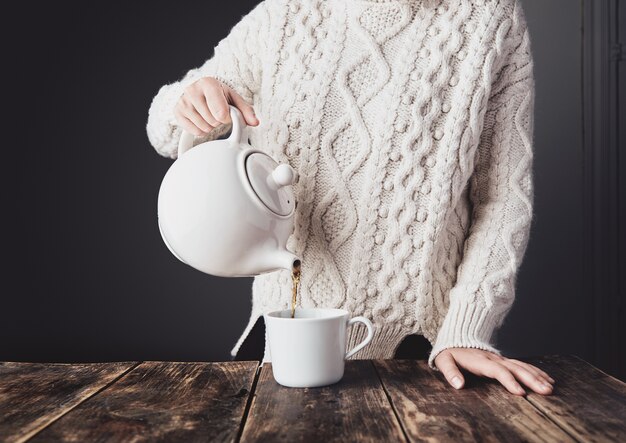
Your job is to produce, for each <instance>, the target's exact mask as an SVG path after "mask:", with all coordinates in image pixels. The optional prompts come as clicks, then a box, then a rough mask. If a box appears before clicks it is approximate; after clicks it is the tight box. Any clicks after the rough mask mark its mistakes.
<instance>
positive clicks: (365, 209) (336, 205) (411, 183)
mask: <svg viewBox="0 0 626 443" xmlns="http://www.w3.org/2000/svg"><path fill="white" fill-rule="evenodd" d="M204 76H213V77H215V78H217V79H219V80H220V81H222V82H224V83H225V84H227V85H229V86H230V87H232V88H233V89H234V90H235V91H237V92H239V94H241V95H242V96H243V97H244V98H245V99H246V100H248V101H249V102H250V103H252V104H253V105H254V107H255V110H256V113H257V115H258V117H259V119H260V121H261V124H260V125H259V126H258V127H256V128H252V129H251V131H250V142H251V144H252V145H253V146H255V147H256V148H259V149H263V150H264V151H266V152H267V153H268V154H269V155H271V156H272V157H273V158H274V159H275V160H277V161H279V162H289V163H290V164H291V165H292V166H293V167H294V168H295V169H296V170H297V171H298V173H299V181H298V182H297V183H296V184H295V185H294V192H295V196H296V199H297V202H298V204H297V208H296V214H295V228H294V233H293V235H292V236H291V237H290V239H289V242H288V244H287V246H288V248H289V249H290V250H292V251H293V252H294V253H295V254H297V255H299V256H300V257H302V259H303V268H302V280H301V283H300V290H301V305H302V307H336V308H346V309H348V310H349V311H350V312H351V313H352V314H353V315H363V316H365V317H368V318H370V319H371V320H372V321H373V323H374V325H375V328H376V329H375V337H374V339H373V341H372V344H370V345H369V346H368V347H366V348H365V349H364V350H362V351H361V352H359V353H358V354H357V358H392V357H393V355H394V352H395V350H396V348H397V346H398V345H399V343H400V342H401V341H402V339H403V338H404V337H405V336H406V335H408V334H422V335H424V336H425V337H426V338H427V339H428V340H429V341H430V342H431V343H432V345H433V350H432V353H431V355H430V358H429V364H430V366H431V368H433V369H436V368H435V366H434V362H433V360H434V358H435V357H436V356H437V354H438V353H439V352H441V351H442V350H443V349H446V348H449V347H471V348H479V349H485V350H489V351H492V352H495V353H498V354H499V353H500V352H499V351H498V350H497V349H496V348H494V346H493V343H492V334H493V332H494V331H495V329H496V328H498V327H499V326H500V325H501V324H502V322H503V320H504V318H505V316H506V314H507V312H508V311H509V310H510V309H511V306H512V304H513V300H514V295H515V283H516V276H517V271H518V268H519V266H520V263H521V262H522V258H523V256H524V253H525V250H526V246H527V243H528V238H529V232H530V226H531V220H532V214H533V178H532V159H533V151H532V139H533V109H534V79H533V61H532V55H531V50H530V41H529V35H528V30H527V26H526V20H525V16H524V13H523V10H522V8H521V6H520V3H519V0H472V1H469V0H468V1H465V0H463V1H453V0H405V1H402V0H369V1H365V0H300V1H295V0H265V1H263V2H262V3H260V4H259V5H258V6H256V7H255V8H254V9H253V10H252V11H251V12H250V13H249V14H247V15H245V16H244V17H243V18H242V19H241V21H240V22H239V23H237V24H236V25H235V26H234V27H233V28H232V30H231V32H230V33H229V35H228V36H227V37H226V38H224V39H223V40H222V41H221V42H220V43H219V44H218V45H217V47H215V52H214V55H213V56H212V57H211V58H210V59H209V60H207V62H206V63H205V64H204V65H202V66H201V67H199V68H197V69H193V70H191V71H189V72H188V73H187V75H186V76H185V77H184V78H183V79H181V80H180V81H177V82H174V83H172V84H168V85H165V86H163V87H162V88H161V89H160V90H159V92H158V94H157V95H156V97H155V98H154V101H153V103H152V105H151V107H150V111H149V118H148V124H147V131H148V136H149V139H150V142H151V143H152V145H153V146H154V147H155V148H156V150H157V151H158V152H159V153H160V154H161V155H164V156H168V157H171V158H175V156H176V145H177V142H178V139H179V137H180V128H178V126H177V124H176V120H175V118H174V114H173V108H174V105H175V104H176V102H177V100H178V99H179V97H180V96H181V94H182V92H183V88H184V87H185V86H186V85H188V84H190V83H192V82H193V81H195V80H197V79H198V78H200V77H204ZM290 292H291V274H290V272H289V271H288V270H281V271H276V272H271V273H268V274H263V275H259V276H256V277H255V278H254V282H253V285H252V314H251V317H250V322H249V324H248V326H247V327H246V329H245V331H244V333H243V335H242V336H241V338H240V340H239V341H238V343H237V344H236V345H235V347H234V349H233V354H234V353H235V352H236V351H237V350H238V348H239V346H240V345H241V343H242V342H243V340H244V338H245V337H246V336H247V334H248V333H249V331H250V329H251V328H252V326H253V325H254V323H255V322H256V320H257V319H258V318H259V316H260V315H261V314H262V313H263V312H266V311H269V310H275V309H286V308H287V307H288V306H289V304H290V300H291V293H290ZM363 329H364V328H363ZM364 335H365V331H364V330H362V329H361V328H354V329H353V330H352V331H351V332H350V333H349V338H348V346H349V347H352V346H354V345H355V344H356V343H358V342H360V341H361V340H362V339H363V338H364ZM270 358H271V357H270V355H269V352H268V348H267V346H266V354H265V359H264V360H265V361H268V360H270Z"/></svg>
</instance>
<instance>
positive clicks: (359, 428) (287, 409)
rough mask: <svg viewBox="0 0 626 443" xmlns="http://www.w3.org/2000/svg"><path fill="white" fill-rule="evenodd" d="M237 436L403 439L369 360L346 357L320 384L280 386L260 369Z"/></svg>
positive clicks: (245, 438)
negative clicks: (336, 373)
mask: <svg viewBox="0 0 626 443" xmlns="http://www.w3.org/2000/svg"><path fill="white" fill-rule="evenodd" d="M241 440H242V441H244V442H253V441H272V442H274V441H288V442H296V441H319V442H333V441H341V442H344V441H376V442H380V441H405V438H404V435H403V434H402V429H401V428H400V425H399V423H398V421H397V418H396V417H395V415H394V413H393V410H392V409H391V406H390V404H389V402H388V400H387V398H386V395H385V392H384V391H383V389H382V387H381V385H380V381H379V379H378V377H377V375H376V373H375V371H374V368H373V366H372V364H371V362H370V361H358V360H350V361H347V362H346V370H345V374H344V377H343V379H342V380H341V381H340V382H339V383H336V384H334V385H332V386H326V387H322V388H303V389H297V388H285V387H283V386H280V385H279V384H278V383H276V381H274V378H273V376H272V369H271V364H268V363H266V364H264V365H263V367H262V369H261V374H260V376H259V381H258V383H257V388H256V391H255V395H254V397H253V400H252V405H251V407H250V412H249V414H248V419H247V421H246V423H245V427H244V430H243V435H242V439H241Z"/></svg>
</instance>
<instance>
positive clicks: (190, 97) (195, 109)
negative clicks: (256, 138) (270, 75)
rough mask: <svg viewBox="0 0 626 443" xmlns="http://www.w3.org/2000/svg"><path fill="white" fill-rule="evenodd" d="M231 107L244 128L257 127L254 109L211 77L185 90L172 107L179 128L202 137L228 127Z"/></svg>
mask: <svg viewBox="0 0 626 443" xmlns="http://www.w3.org/2000/svg"><path fill="white" fill-rule="evenodd" d="M229 104H231V105H233V106H234V107H236V108H237V109H239V110H240V111H241V114H242V115H243V118H244V119H245V121H246V124H248V125H249V126H257V125H258V124H259V119H258V118H257V117H256V115H255V114H254V109H253V108H252V106H250V105H249V104H248V103H247V102H246V101H245V100H244V99H243V98H242V97H241V96H240V95H239V94H237V93H236V92H235V91H233V90H232V89H231V88H230V87H228V86H227V85H225V84H223V83H222V82H220V81H219V80H217V79H215V78H213V77H203V78H201V79H198V80H196V81H195V82H194V83H192V84H190V85H189V86H187V87H186V88H185V91H184V93H183V95H182V96H181V98H180V99H179V100H178V103H176V106H175V107H174V116H175V117H176V121H177V122H178V124H179V125H180V126H181V127H182V128H183V129H184V130H186V131H187V132H190V133H192V134H193V135H195V136H201V135H205V134H207V133H209V132H211V130H213V128H215V127H217V126H220V125H222V124H224V123H230V109H229V108H228V105H229Z"/></svg>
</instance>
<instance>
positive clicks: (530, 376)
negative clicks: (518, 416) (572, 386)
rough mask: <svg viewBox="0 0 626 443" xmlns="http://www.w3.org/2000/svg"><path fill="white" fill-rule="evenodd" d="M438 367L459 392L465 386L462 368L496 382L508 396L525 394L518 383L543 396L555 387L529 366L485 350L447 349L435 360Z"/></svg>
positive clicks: (541, 372) (539, 370) (537, 370)
mask: <svg viewBox="0 0 626 443" xmlns="http://www.w3.org/2000/svg"><path fill="white" fill-rule="evenodd" d="M435 366H437V368H438V369H439V370H440V371H441V372H442V373H443V375H444V377H445V378H446V380H448V383H450V385H452V387H454V388H456V389H461V388H462V387H463V385H464V383H465V379H464V378H463V375H462V374H461V371H460V369H459V368H463V369H465V370H467V371H469V372H471V373H473V374H476V375H480V376H484V377H489V378H495V379H496V380H498V381H499V382H500V383H501V384H502V385H503V386H504V387H505V388H506V389H507V390H508V391H509V392H511V393H512V394H516V395H525V394H526V391H524V388H522V386H521V385H520V383H519V382H522V383H524V384H525V385H526V386H528V387H529V388H530V389H532V390H533V391H535V392H536V393H538V394H542V395H549V394H551V393H552V384H553V383H554V379H553V378H552V377H550V376H549V375H548V374H546V373H545V372H544V371H542V370H541V369H539V368H537V367H535V366H533V365H531V364H529V363H524V362H523V361H519V360H514V359H512V358H506V357H501V356H499V355H498V354H494V353H493V352H489V351H483V350H482V349H474V348H448V349H444V350H443V351H441V352H440V353H439V355H437V357H436V358H435ZM518 381H519V382H518Z"/></svg>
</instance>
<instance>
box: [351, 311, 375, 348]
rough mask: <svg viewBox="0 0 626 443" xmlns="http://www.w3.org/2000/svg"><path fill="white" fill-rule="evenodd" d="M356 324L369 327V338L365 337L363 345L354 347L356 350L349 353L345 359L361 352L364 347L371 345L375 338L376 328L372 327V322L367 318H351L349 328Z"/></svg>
mask: <svg viewBox="0 0 626 443" xmlns="http://www.w3.org/2000/svg"><path fill="white" fill-rule="evenodd" d="M355 323H363V324H364V325H365V326H367V337H365V340H363V341H362V342H361V343H359V344H358V345H356V346H355V347H354V349H352V350H351V351H348V352H347V353H346V357H345V358H349V357H352V356H353V355H354V354H356V353H357V352H359V351H360V350H361V349H363V348H364V347H366V346H367V345H369V343H370V342H371V341H372V338H373V337H374V326H372V322H371V321H369V320H368V319H367V318H365V317H354V318H351V319H350V321H348V327H350V326H352V325H353V324H355Z"/></svg>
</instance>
